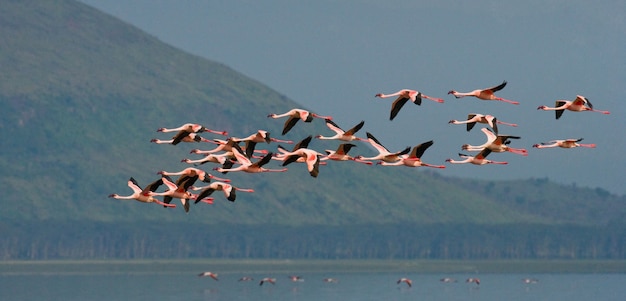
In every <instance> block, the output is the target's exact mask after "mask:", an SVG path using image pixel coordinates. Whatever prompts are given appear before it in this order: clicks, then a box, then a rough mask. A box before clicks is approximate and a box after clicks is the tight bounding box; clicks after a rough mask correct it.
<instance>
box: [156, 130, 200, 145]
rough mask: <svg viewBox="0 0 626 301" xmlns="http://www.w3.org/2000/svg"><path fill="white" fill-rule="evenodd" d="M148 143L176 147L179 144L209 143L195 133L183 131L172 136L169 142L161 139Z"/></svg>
mask: <svg viewBox="0 0 626 301" xmlns="http://www.w3.org/2000/svg"><path fill="white" fill-rule="evenodd" d="M150 142H152V143H156V144H172V145H177V144H178V143H180V142H188V143H191V142H210V140H208V139H206V138H202V137H200V135H198V134H196V133H189V132H187V131H185V130H182V131H179V132H178V134H176V136H174V137H173V138H172V139H170V140H161V139H152V140H150Z"/></svg>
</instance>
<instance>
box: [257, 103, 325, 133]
mask: <svg viewBox="0 0 626 301" xmlns="http://www.w3.org/2000/svg"><path fill="white" fill-rule="evenodd" d="M287 116H289V118H288V119H287V121H285V125H284V126H283V133H282V134H283V135H285V134H287V132H289V130H291V128H293V126H294V125H296V123H297V122H298V120H302V121H303V122H311V121H313V118H314V117H315V118H324V119H333V118H332V117H330V116H321V115H318V114H315V113H311V112H309V111H307V110H303V109H291V110H289V111H288V112H287V113H283V114H269V115H267V117H269V118H274V119H277V118H282V117H287Z"/></svg>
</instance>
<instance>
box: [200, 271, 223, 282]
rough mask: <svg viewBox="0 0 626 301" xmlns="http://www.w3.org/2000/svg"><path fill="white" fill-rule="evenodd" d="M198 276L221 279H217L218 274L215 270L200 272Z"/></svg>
mask: <svg viewBox="0 0 626 301" xmlns="http://www.w3.org/2000/svg"><path fill="white" fill-rule="evenodd" d="M198 277H211V278H213V279H214V280H215V281H219V279H217V274H216V273H213V272H203V273H200V274H198Z"/></svg>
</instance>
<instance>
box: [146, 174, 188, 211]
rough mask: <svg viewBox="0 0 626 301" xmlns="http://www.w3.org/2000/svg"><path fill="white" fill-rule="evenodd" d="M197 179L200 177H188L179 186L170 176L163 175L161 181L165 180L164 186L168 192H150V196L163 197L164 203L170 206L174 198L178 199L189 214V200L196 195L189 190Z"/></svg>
mask: <svg viewBox="0 0 626 301" xmlns="http://www.w3.org/2000/svg"><path fill="white" fill-rule="evenodd" d="M197 178H198V176H194V177H188V178H187V179H186V180H185V181H183V182H182V183H180V184H178V185H177V184H176V183H174V182H173V181H172V179H171V178H170V177H169V176H165V175H163V176H161V179H162V180H163V184H165V186H167V187H168V190H167V191H165V192H150V195H161V196H163V202H165V203H167V204H169V203H170V202H171V201H172V199H173V198H178V199H180V202H181V203H182V204H183V208H185V212H189V199H192V198H193V197H194V195H192V194H191V193H190V192H188V191H187V189H188V188H189V187H190V186H191V185H193V182H194V181H195V180H196V179H197Z"/></svg>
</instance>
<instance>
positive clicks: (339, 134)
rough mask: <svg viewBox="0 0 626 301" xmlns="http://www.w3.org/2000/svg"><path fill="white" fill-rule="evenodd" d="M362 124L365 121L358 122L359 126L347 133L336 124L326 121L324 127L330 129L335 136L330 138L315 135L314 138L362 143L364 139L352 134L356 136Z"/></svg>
mask: <svg viewBox="0 0 626 301" xmlns="http://www.w3.org/2000/svg"><path fill="white" fill-rule="evenodd" d="M364 124H365V121H361V122H359V124H357V125H355V126H354V127H352V128H351V129H349V130H348V131H344V130H342V129H341V128H340V127H339V126H338V125H337V124H335V123H334V122H333V121H332V120H330V119H326V126H327V127H328V128H329V129H331V130H332V131H333V132H335V133H336V134H335V135H334V136H330V137H325V136H322V135H317V136H315V138H317V139H322V140H341V141H347V142H350V141H354V140H359V141H363V140H365V139H363V138H359V137H357V136H354V134H356V132H358V131H359V130H360V129H361V128H362V127H363V125H364Z"/></svg>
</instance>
